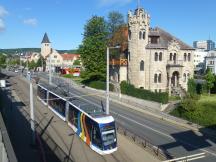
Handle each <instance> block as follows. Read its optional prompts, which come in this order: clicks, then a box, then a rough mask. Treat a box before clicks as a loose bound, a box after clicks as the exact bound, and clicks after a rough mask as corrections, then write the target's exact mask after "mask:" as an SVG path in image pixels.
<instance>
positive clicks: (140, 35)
mask: <svg viewBox="0 0 216 162" xmlns="http://www.w3.org/2000/svg"><path fill="white" fill-rule="evenodd" d="M139 39H142V32H141V31H140V32H139Z"/></svg>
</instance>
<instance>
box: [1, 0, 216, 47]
mask: <svg viewBox="0 0 216 162" xmlns="http://www.w3.org/2000/svg"><path fill="white" fill-rule="evenodd" d="M138 1H140V6H141V7H143V8H144V9H145V10H146V11H147V12H148V13H149V14H150V16H151V24H150V25H151V27H156V26H158V27H161V28H162V29H164V30H166V31H168V32H169V33H171V34H173V35H174V36H176V37H177V38H179V39H181V40H182V41H184V42H185V43H187V44H189V45H192V44H193V41H195V40H207V39H209V38H210V39H212V40H213V41H216V21H215V20H216V12H215V7H216V0H1V1H0V49H1V48H2V49H4V48H40V46H41V41H42V38H43V35H44V33H45V32H47V34H48V37H49V39H50V41H51V42H52V47H53V48H54V49H59V50H60V49H61V50H69V49H76V48H78V47H79V45H80V44H81V43H82V39H83V35H82V33H83V32H84V31H83V28H84V25H85V24H86V22H87V20H89V19H90V18H91V17H92V16H93V15H97V16H103V17H105V18H106V17H107V15H108V13H109V12H111V11H119V12H120V13H122V14H123V15H124V16H125V20H127V13H128V11H129V10H134V9H136V8H137V4H138Z"/></svg>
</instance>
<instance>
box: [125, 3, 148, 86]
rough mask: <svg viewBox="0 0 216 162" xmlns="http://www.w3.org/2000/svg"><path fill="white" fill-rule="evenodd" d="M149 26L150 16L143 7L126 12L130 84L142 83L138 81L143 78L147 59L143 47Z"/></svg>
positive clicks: (145, 43) (146, 42) (146, 39)
mask: <svg viewBox="0 0 216 162" xmlns="http://www.w3.org/2000/svg"><path fill="white" fill-rule="evenodd" d="M149 28H150V16H149V14H148V13H147V12H146V11H145V10H144V9H143V8H140V7H138V8H137V9H136V10H135V12H134V13H132V11H129V12H128V51H129V53H128V79H129V82H130V83H131V84H134V85H138V86H140V87H142V85H140V84H139V83H140V82H142V81H141V80H143V81H144V79H145V66H146V62H147V60H148V59H147V58H146V57H147V56H145V54H146V48H145V47H146V45H147V44H148V33H149ZM138 62H139V63H140V64H137V63H138ZM141 77H142V78H141ZM139 78H140V79H139Z"/></svg>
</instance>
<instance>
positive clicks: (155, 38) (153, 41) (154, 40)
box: [151, 37, 159, 44]
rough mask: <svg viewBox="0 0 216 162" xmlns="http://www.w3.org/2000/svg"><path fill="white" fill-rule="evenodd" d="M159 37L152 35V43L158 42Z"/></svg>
mask: <svg viewBox="0 0 216 162" xmlns="http://www.w3.org/2000/svg"><path fill="white" fill-rule="evenodd" d="M158 42H159V37H151V44H158Z"/></svg>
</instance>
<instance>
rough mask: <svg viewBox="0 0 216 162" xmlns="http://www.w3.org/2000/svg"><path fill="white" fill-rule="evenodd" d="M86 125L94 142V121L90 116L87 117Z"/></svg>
mask: <svg viewBox="0 0 216 162" xmlns="http://www.w3.org/2000/svg"><path fill="white" fill-rule="evenodd" d="M85 123H86V128H87V131H88V134H89V136H90V139H91V141H92V128H93V125H92V119H90V118H89V117H88V116H86V118H85Z"/></svg>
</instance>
